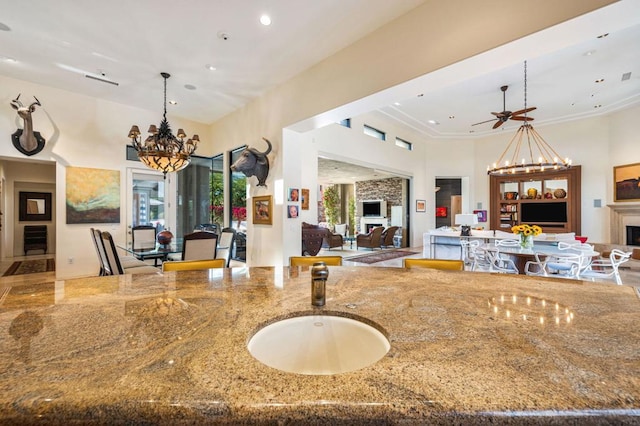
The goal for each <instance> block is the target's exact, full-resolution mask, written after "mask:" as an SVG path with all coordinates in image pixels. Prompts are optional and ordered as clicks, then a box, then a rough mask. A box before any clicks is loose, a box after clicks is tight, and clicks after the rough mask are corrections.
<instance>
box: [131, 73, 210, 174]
mask: <svg viewBox="0 0 640 426" xmlns="http://www.w3.org/2000/svg"><path fill="white" fill-rule="evenodd" d="M160 75H161V76H162V78H164V114H163V116H162V121H161V122H160V128H157V127H156V126H155V124H152V125H151V126H149V130H148V132H149V133H150V135H149V137H147V139H146V140H145V141H144V142H142V138H141V136H140V129H139V128H138V126H137V125H133V126H131V130H129V138H131V142H132V144H133V147H134V148H135V150H136V151H138V158H139V159H140V161H142V162H143V163H144V164H145V165H146V166H147V167H149V168H151V169H154V170H159V171H161V172H162V173H164V176H165V178H166V177H167V173H168V172H177V171H179V170H182V169H184V168H185V167H187V166H188V165H189V163H190V162H191V154H193V153H194V151H195V150H196V146H197V144H198V142H200V138H199V137H198V135H193V137H192V138H191V139H188V140H187V141H185V140H184V138H186V137H187V135H186V134H185V132H184V130H182V129H178V133H177V135H176V136H174V135H173V134H172V133H171V128H170V127H169V122H168V121H167V79H168V78H169V77H171V75H170V74H168V73H166V72H163V73H160Z"/></svg>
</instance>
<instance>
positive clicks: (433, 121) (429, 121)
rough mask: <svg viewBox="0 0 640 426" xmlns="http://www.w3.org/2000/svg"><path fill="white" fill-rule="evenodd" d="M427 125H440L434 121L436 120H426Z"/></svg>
mask: <svg viewBox="0 0 640 426" xmlns="http://www.w3.org/2000/svg"><path fill="white" fill-rule="evenodd" d="M427 123H429V124H435V125H438V124H440V123H439V122H438V121H436V120H427Z"/></svg>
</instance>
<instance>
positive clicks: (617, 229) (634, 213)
mask: <svg viewBox="0 0 640 426" xmlns="http://www.w3.org/2000/svg"><path fill="white" fill-rule="evenodd" d="M607 207H609V208H610V209H611V222H610V226H611V228H610V235H611V237H610V238H611V244H622V245H624V244H626V243H627V226H640V203H636V202H629V203H617V204H607Z"/></svg>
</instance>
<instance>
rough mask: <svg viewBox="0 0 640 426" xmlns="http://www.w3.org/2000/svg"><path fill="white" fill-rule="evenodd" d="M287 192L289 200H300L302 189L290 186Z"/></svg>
mask: <svg viewBox="0 0 640 426" xmlns="http://www.w3.org/2000/svg"><path fill="white" fill-rule="evenodd" d="M287 193H288V196H287V201H300V190H299V189H298V188H289V191H288V192H287Z"/></svg>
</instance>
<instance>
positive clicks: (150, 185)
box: [127, 169, 169, 247]
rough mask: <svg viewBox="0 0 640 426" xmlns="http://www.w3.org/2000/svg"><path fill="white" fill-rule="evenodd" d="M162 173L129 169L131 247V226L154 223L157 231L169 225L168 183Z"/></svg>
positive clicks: (129, 243)
mask: <svg viewBox="0 0 640 426" xmlns="http://www.w3.org/2000/svg"><path fill="white" fill-rule="evenodd" d="M167 182H168V181H167V180H165V179H164V176H162V174H161V173H157V172H153V171H146V170H133V169H129V170H128V171H127V246H128V247H131V244H132V241H131V228H133V227H134V226H139V225H153V226H154V227H155V228H156V232H160V231H162V230H163V229H166V228H167V227H169V223H168V212H169V205H168V203H167V201H168V199H169V197H168V184H167Z"/></svg>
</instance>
